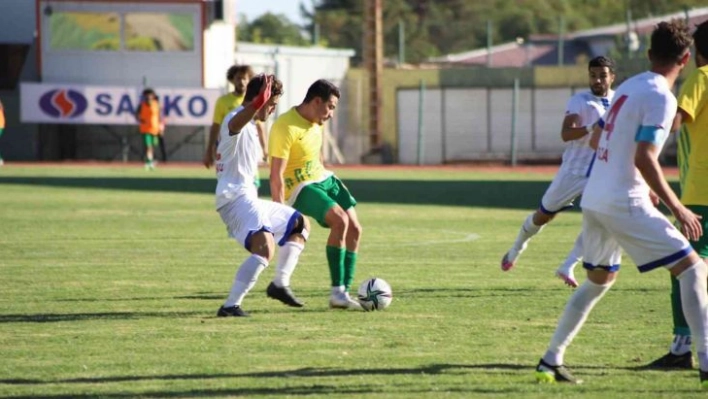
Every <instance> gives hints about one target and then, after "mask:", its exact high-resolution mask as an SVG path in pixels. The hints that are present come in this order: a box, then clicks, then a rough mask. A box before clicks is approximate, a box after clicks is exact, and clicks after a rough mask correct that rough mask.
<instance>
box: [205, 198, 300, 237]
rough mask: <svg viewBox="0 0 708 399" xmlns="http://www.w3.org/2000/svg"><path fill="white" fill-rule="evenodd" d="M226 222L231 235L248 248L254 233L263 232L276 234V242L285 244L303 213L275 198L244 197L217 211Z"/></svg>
mask: <svg viewBox="0 0 708 399" xmlns="http://www.w3.org/2000/svg"><path fill="white" fill-rule="evenodd" d="M217 212H219V215H221V220H223V221H224V224H226V231H227V232H228V234H229V237H231V238H233V239H235V240H236V241H238V242H239V243H240V244H241V245H243V246H244V247H245V248H246V249H248V247H247V246H246V243H247V242H248V240H249V238H250V237H251V235H252V234H254V233H257V232H259V231H267V232H270V233H273V236H274V237H275V241H276V243H278V245H280V246H282V245H284V244H285V242H286V240H287V238H288V236H290V234H291V232H292V229H293V227H294V226H295V223H296V221H297V218H298V216H300V212H298V211H296V210H295V209H293V208H291V207H289V206H287V205H284V204H280V203H277V202H273V201H266V200H262V199H260V198H252V197H249V196H241V197H238V198H236V199H235V200H234V201H232V202H230V203H228V204H226V205H224V206H222V207H221V208H219V209H218V210H217Z"/></svg>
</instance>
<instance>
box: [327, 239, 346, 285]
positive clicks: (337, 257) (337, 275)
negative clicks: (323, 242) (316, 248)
mask: <svg viewBox="0 0 708 399" xmlns="http://www.w3.org/2000/svg"><path fill="white" fill-rule="evenodd" d="M325 251H326V253H327V264H328V265H329V277H330V279H331V280H332V287H338V286H340V285H344V248H339V247H332V246H329V245H328V246H327V248H326V249H325Z"/></svg>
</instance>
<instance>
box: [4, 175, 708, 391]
mask: <svg viewBox="0 0 708 399" xmlns="http://www.w3.org/2000/svg"><path fill="white" fill-rule="evenodd" d="M334 169H335V170H336V171H337V173H338V174H339V175H340V176H341V177H342V178H343V179H344V182H345V183H346V184H347V186H348V187H349V188H350V189H351V191H352V192H353V194H354V195H355V196H356V197H357V199H358V200H359V205H358V207H357V209H358V212H359V215H360V219H361V221H362V223H363V225H364V235H363V241H362V248H361V252H360V254H361V255H360V262H359V268H358V272H357V277H356V279H355V281H356V283H357V284H358V283H359V282H361V281H363V280H364V279H366V278H368V277H370V276H377V277H381V278H384V279H386V280H387V281H388V282H389V283H391V285H392V287H393V290H394V301H393V304H392V305H391V307H390V308H389V309H387V310H386V311H383V312H372V313H363V312H362V313H358V312H339V311H330V310H329V309H328V308H327V298H328V285H329V284H328V272H327V268H326V264H325V259H324V251H323V249H324V243H325V239H326V233H327V231H326V230H324V229H322V228H319V227H316V228H314V229H313V232H312V235H311V239H310V242H309V243H308V246H307V248H306V249H305V252H304V253H303V255H302V258H301V263H300V266H299V268H298V269H297V270H296V272H295V275H294V277H293V289H294V290H295V292H296V293H297V294H298V295H299V296H300V297H302V298H303V299H304V300H305V301H306V303H307V306H306V307H305V308H303V309H291V308H286V307H284V306H282V305H281V304H280V303H278V302H275V301H273V300H270V299H268V298H266V296H265V293H264V290H265V287H266V285H267V284H268V282H269V280H270V278H271V276H272V266H271V268H269V269H267V270H266V271H265V272H264V273H263V274H262V276H261V279H260V280H259V282H258V284H257V286H256V287H255V289H254V291H253V292H252V293H251V294H250V295H249V296H248V297H247V298H246V300H245V301H244V304H243V306H244V308H245V309H246V310H247V311H249V312H251V314H252V317H251V318H249V319H226V320H225V319H220V318H216V317H214V314H215V312H216V310H217V308H218V307H219V306H220V304H221V302H222V301H223V299H224V298H225V296H226V294H227V291H228V288H229V286H230V284H231V280H232V279H233V274H234V272H235V269H236V267H237V266H238V264H239V263H240V262H241V260H242V259H243V258H244V257H245V254H246V252H245V251H244V250H243V249H240V248H238V247H237V245H235V244H234V243H233V242H231V241H230V240H229V239H228V238H227V237H226V234H225V231H224V228H223V226H222V224H221V221H220V219H219V217H218V214H217V213H216V212H215V211H214V208H213V201H214V199H213V189H214V183H215V182H214V178H213V171H207V170H206V169H204V168H203V167H199V166H198V165H194V164H191V165H184V164H181V165H172V164H166V165H162V164H161V165H158V169H157V170H156V171H154V172H146V171H144V170H142V167H141V165H138V164H129V165H127V167H126V166H121V165H116V164H88V163H86V164H85V163H81V164H68V165H67V164H39V165H33V164H13V163H10V164H8V165H7V166H5V167H2V168H0V193H1V194H0V287H1V288H2V292H3V295H2V296H0V304H1V305H0V342H2V346H1V347H0V359H2V361H1V362H0V397H12V398H60V397H73V398H93V397H101V398H132V397H150V398H171V397H196V398H207V397H208V398H212V397H240V396H248V397H259V398H267V397H272V398H282V397H305V396H307V397H313V398H332V397H336V398H361V397H367V396H374V395H375V396H376V397H381V398H413V397H415V398H418V397H422V398H439V397H450V398H470V397H504V398H507V397H532V398H549V397H571V396H572V397H574V398H575V397H578V398H595V397H602V398H607V397H619V396H622V397H623V398H640V397H641V398H646V397H651V398H657V397H667V398H675V397H678V396H679V395H680V396H681V397H698V396H699V395H701V396H702V394H701V392H700V391H699V390H698V379H697V371H695V372H683V371H681V372H668V373H667V372H655V371H644V370H640V366H641V365H642V364H644V363H646V362H648V361H650V360H653V358H654V357H657V356H659V355H662V354H663V353H664V352H665V351H666V349H667V348H668V344H669V340H670V338H671V314H670V304H669V278H668V273H666V272H663V271H656V272H653V273H649V274H647V275H641V276H640V275H639V274H638V273H637V272H636V270H635V269H634V265H632V264H631V262H630V261H629V260H628V259H625V263H624V264H623V269H622V270H623V272H622V273H621V276H620V278H619V281H618V282H617V284H615V286H614V287H613V289H612V290H611V291H610V292H609V293H608V294H607V295H606V297H605V298H604V300H603V301H602V302H601V303H600V304H599V305H598V307H597V308H596V309H595V311H594V313H593V314H592V315H591V317H590V320H589V321H588V323H587V324H586V326H585V328H584V330H583V331H582V332H581V334H580V335H579V337H578V338H577V339H576V341H575V342H574V343H573V345H572V346H571V347H570V349H569V351H568V354H567V361H568V363H569V365H570V366H572V367H573V369H574V371H575V372H576V374H577V375H578V376H579V377H581V378H583V379H584V380H585V381H586V382H585V384H583V385H581V386H543V385H538V384H536V383H535V382H534V380H533V367H534V366H535V364H536V362H537V361H538V358H539V356H540V355H541V354H542V353H543V351H544V349H545V347H546V345H547V343H548V340H549V339H550V335H551V333H552V331H553V329H554V327H555V323H556V321H557V318H558V316H559V315H560V312H561V310H562V307H563V306H564V304H565V301H566V299H567V296H568V295H569V293H570V292H571V291H570V289H568V288H566V287H565V286H563V284H562V283H561V282H560V281H559V280H557V279H555V278H554V277H553V271H554V270H555V267H556V266H557V264H558V263H559V262H560V261H561V260H562V258H563V257H564V255H565V253H566V252H567V251H568V250H569V249H570V247H571V246H572V243H573V241H574V240H575V237H576V235H577V233H578V232H579V228H580V213H579V212H568V213H567V214H564V215H561V216H560V217H559V218H558V219H557V220H556V221H554V223H553V225H551V226H549V227H548V228H547V229H545V230H544V231H543V233H542V234H540V235H539V236H538V237H536V238H534V240H533V241H532V243H531V246H530V248H529V250H528V251H527V252H526V253H524V255H523V257H522V258H521V260H520V263H519V264H518V266H517V268H516V269H514V270H512V271H510V272H507V273H503V272H501V271H500V270H499V260H500V258H501V256H502V255H503V253H504V251H506V249H507V247H508V246H509V245H510V243H511V241H512V240H513V239H514V237H515V235H516V232H517V230H518V228H519V226H520V223H521V222H522V221H523V219H524V217H525V216H526V215H527V214H528V212H529V211H531V210H532V209H533V208H534V207H535V206H536V205H537V203H538V200H539V199H540V196H541V194H542V193H543V191H544V190H545V188H546V186H547V184H548V182H549V181H550V179H551V178H552V176H553V173H554V172H555V168H545V169H544V168H538V167H521V168H516V169H513V170H512V169H511V168H496V167H486V166H485V167H470V166H450V167H423V168H416V167H369V166H365V167H335V168H334ZM262 174H263V176H264V177H265V176H266V175H267V172H266V171H265V170H263V171H262ZM668 174H669V175H670V176H675V170H671V171H670V172H669V173H668ZM265 183H266V184H265V187H264V188H266V187H267V181H265ZM264 194H266V195H267V190H264Z"/></svg>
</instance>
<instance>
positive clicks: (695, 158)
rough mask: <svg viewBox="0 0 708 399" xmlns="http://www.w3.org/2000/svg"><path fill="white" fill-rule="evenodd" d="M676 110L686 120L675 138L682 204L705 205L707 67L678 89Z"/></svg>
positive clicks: (707, 193)
mask: <svg viewBox="0 0 708 399" xmlns="http://www.w3.org/2000/svg"><path fill="white" fill-rule="evenodd" d="M678 106H679V108H681V109H682V110H684V111H685V112H686V113H687V114H688V116H689V118H687V119H686V120H684V121H683V125H682V126H681V132H680V133H679V137H678V164H679V176H680V180H681V202H682V203H683V204H685V205H704V206H705V205H708V66H704V67H702V68H698V69H696V70H695V71H693V72H692V73H691V74H690V75H689V76H688V78H687V79H686V81H685V82H684V83H683V85H682V86H681V92H680V93H679V97H678Z"/></svg>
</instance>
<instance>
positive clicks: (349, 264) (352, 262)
mask: <svg viewBox="0 0 708 399" xmlns="http://www.w3.org/2000/svg"><path fill="white" fill-rule="evenodd" d="M355 271H356V252H351V251H346V252H345V253H344V289H346V290H347V291H349V287H351V286H352V280H354V272H355Z"/></svg>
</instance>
